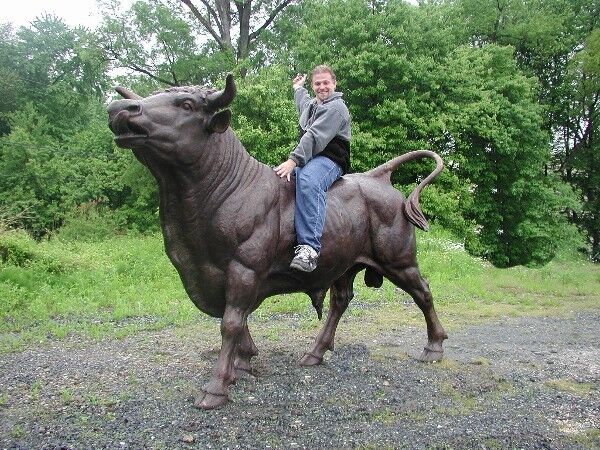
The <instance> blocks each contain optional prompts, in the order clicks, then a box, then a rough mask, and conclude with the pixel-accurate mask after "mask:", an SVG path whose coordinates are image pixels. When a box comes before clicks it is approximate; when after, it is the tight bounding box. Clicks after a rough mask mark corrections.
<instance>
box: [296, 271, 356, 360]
mask: <svg viewBox="0 0 600 450" xmlns="http://www.w3.org/2000/svg"><path fill="white" fill-rule="evenodd" d="M359 270H360V269H359V268H351V269H349V270H348V271H347V272H346V273H345V274H344V275H342V276H341V277H340V278H338V279H337V280H336V281H335V282H334V283H333V285H332V286H331V290H330V291H329V312H328V313H327V320H326V322H325V325H323V328H321V331H320V332H319V335H318V336H317V338H316V339H315V342H314V344H313V346H312V348H311V350H310V351H308V352H307V353H305V354H304V356H303V357H302V358H301V359H300V365H301V366H316V365H318V364H321V363H322V362H323V355H324V354H325V352H326V351H327V350H331V351H333V348H334V338H335V330H336V328H337V326H338V323H339V321H340V319H341V317H342V314H344V311H346V309H347V308H348V304H349V303H350V300H352V297H353V296H354V293H353V291H352V284H353V283H354V277H356V273H357V272H358V271H359Z"/></svg>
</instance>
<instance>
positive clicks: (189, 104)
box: [181, 100, 194, 111]
mask: <svg viewBox="0 0 600 450" xmlns="http://www.w3.org/2000/svg"><path fill="white" fill-rule="evenodd" d="M181 107H182V108H183V109H185V110H186V111H193V110H194V104H193V103H192V102H191V101H189V100H186V101H185V102H183V103H182V104H181Z"/></svg>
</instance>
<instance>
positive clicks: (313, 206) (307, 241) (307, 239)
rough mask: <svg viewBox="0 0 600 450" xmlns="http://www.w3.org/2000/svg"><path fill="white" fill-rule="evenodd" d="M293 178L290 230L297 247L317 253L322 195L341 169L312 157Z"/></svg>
mask: <svg viewBox="0 0 600 450" xmlns="http://www.w3.org/2000/svg"><path fill="white" fill-rule="evenodd" d="M294 173H295V175H296V210H295V215H294V226H295V227H296V239H297V241H298V245H310V246H311V247H312V248H314V249H315V250H316V251H317V253H319V252H320V251H321V235H322V234H323V227H324V226H325V205H326V198H325V193H326V192H327V190H328V189H329V188H330V187H331V185H332V184H333V183H334V182H335V181H336V180H337V179H338V178H340V177H341V176H342V168H341V167H340V166H339V165H338V164H336V163H334V162H333V161H332V160H331V159H329V158H327V157H325V156H316V157H314V158H313V159H311V160H310V161H309V162H308V163H306V164H305V165H304V166H303V167H296V168H295V169H294Z"/></svg>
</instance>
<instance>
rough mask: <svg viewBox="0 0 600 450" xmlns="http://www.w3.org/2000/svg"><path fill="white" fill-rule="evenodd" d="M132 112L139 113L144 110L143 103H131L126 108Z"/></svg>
mask: <svg viewBox="0 0 600 450" xmlns="http://www.w3.org/2000/svg"><path fill="white" fill-rule="evenodd" d="M125 109H126V110H127V111H129V112H130V113H139V112H141V111H142V105H140V104H139V103H131V104H129V105H127V107H126V108H125Z"/></svg>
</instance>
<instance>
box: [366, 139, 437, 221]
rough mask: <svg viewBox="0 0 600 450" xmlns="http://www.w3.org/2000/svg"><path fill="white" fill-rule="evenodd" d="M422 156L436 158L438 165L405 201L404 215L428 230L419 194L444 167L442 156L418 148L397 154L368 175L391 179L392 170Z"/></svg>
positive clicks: (367, 173)
mask: <svg viewBox="0 0 600 450" xmlns="http://www.w3.org/2000/svg"><path fill="white" fill-rule="evenodd" d="M420 158H432V159H433V160H435V163H436V166H435V169H434V170H433V172H431V173H430V174H429V175H428V176H427V177H426V178H425V179H424V180H423V181H421V182H420V183H419V184H418V186H417V187H416V188H415V190H414V191H412V192H411V193H410V195H409V196H408V198H407V199H406V201H405V202H404V211H403V212H404V215H405V216H406V218H407V219H408V220H409V221H410V222H411V223H413V224H414V225H415V226H416V227H418V228H420V229H421V230H424V231H427V230H429V224H428V223H427V219H425V216H424V215H423V212H422V211H421V206H420V205H419V195H420V194H421V191H422V190H423V188H424V187H425V186H427V185H428V184H429V183H431V181H432V180H433V179H434V178H435V177H437V176H438V174H439V173H440V172H441V171H442V169H443V168H444V162H443V161H442V158H441V157H440V156H439V155H438V154H437V153H434V152H431V151H429V150H417V151H414V152H409V153H405V154H404V155H401V156H397V157H396V158H394V159H392V160H390V161H388V162H386V163H385V164H382V165H380V166H379V167H376V168H374V169H372V170H370V171H368V172H366V175H369V176H372V177H375V178H385V177H387V179H388V180H390V177H391V175H392V172H393V171H394V170H396V169H397V168H398V166H400V165H401V164H403V163H405V162H408V161H412V160H414V159H420Z"/></svg>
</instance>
